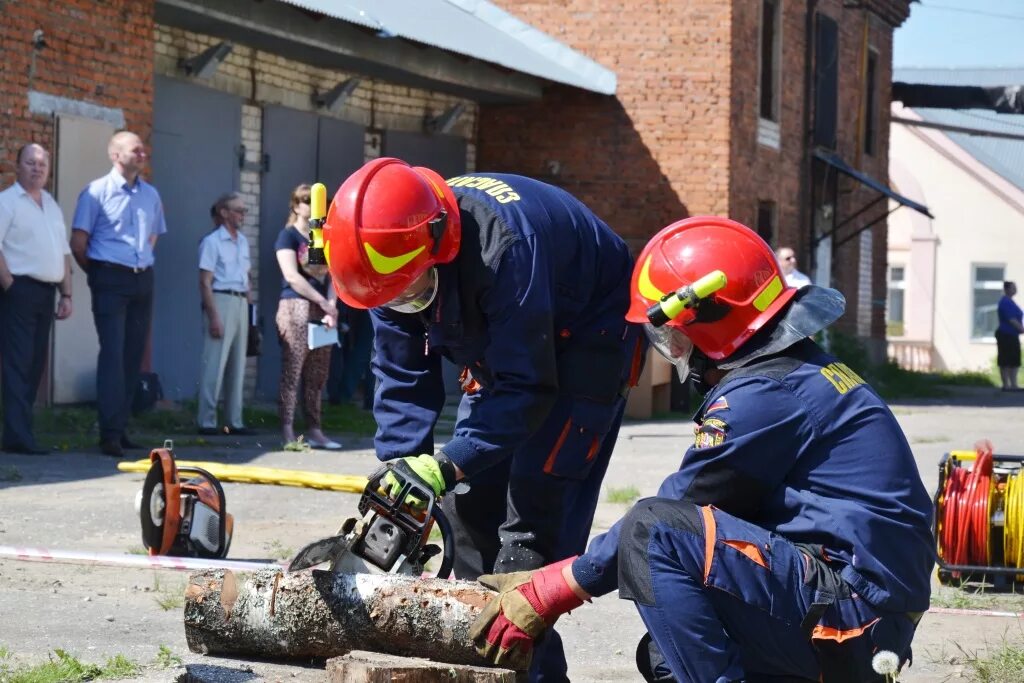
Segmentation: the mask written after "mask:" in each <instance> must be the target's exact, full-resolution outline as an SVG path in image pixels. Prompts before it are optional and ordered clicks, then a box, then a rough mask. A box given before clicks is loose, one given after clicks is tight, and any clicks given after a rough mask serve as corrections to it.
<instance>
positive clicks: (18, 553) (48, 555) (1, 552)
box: [0, 545, 283, 571]
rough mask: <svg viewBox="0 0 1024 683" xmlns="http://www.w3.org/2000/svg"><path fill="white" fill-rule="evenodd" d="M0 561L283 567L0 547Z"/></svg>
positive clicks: (182, 568) (178, 567)
mask: <svg viewBox="0 0 1024 683" xmlns="http://www.w3.org/2000/svg"><path fill="white" fill-rule="evenodd" d="M0 559H11V560H24V561H27V562H58V563H66V564H102V565H110V566H116V567H138V568H140V569H176V570H178V571H195V570H198V569H237V570H239V571H247V570H248V571H253V570H257V569H273V568H283V565H280V564H277V563H275V562H246V561H243V560H216V559H206V558H201V557H170V556H168V555H122V554H119V553H90V552H84V551H78V550H53V549H49V548H21V547H16V546H8V545H0Z"/></svg>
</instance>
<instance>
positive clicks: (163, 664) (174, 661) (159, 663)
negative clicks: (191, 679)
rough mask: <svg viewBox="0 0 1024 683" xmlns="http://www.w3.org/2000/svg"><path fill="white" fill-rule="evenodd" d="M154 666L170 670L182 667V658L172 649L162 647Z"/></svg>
mask: <svg viewBox="0 0 1024 683" xmlns="http://www.w3.org/2000/svg"><path fill="white" fill-rule="evenodd" d="M153 665H154V666H156V667H157V668H159V669H169V668H171V667H172V666H181V657H179V656H177V655H176V654H174V653H173V652H171V648H169V647H167V646H166V645H161V646H160V649H159V650H157V652H156V657H155V658H154V659H153Z"/></svg>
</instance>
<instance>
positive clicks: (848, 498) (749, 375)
mask: <svg viewBox="0 0 1024 683" xmlns="http://www.w3.org/2000/svg"><path fill="white" fill-rule="evenodd" d="M695 421H696V422H697V423H698V425H699V426H698V428H697V429H696V432H695V438H694V445H692V446H691V447H690V448H689V449H687V451H686V454H685V455H684V456H683V462H682V465H681V466H680V469H679V471H678V472H675V473H674V474H672V475H670V476H669V477H668V478H667V479H666V480H665V481H664V482H663V483H662V485H661V488H660V490H659V491H658V495H659V496H661V497H664V498H672V499H677V500H687V501H690V502H693V503H696V504H698V505H714V506H716V507H718V508H720V509H722V510H724V511H726V512H728V513H730V514H732V515H735V516H737V517H740V518H742V519H745V520H747V521H748V522H751V523H753V524H756V525H758V526H761V527H762V528H764V529H767V530H769V531H773V532H776V533H778V534H780V535H782V536H784V537H785V538H787V539H788V540H789V541H791V542H794V543H803V544H811V545H820V546H823V548H824V552H825V554H826V556H828V557H829V558H831V559H833V560H835V561H837V562H839V563H841V564H840V565H839V566H843V565H845V566H844V567H843V569H842V571H841V574H842V577H843V578H844V579H845V581H846V582H847V583H848V584H849V585H850V586H851V587H852V588H853V589H854V590H855V591H857V593H859V594H860V595H861V596H862V597H864V598H865V599H866V600H867V601H868V602H870V603H871V604H873V605H875V606H877V607H879V608H881V609H887V610H892V611H895V612H917V611H924V610H927V609H928V601H929V595H930V588H929V585H930V578H931V571H932V568H933V566H934V560H935V551H934V541H933V539H932V536H931V532H930V522H931V515H932V502H931V498H930V497H929V496H928V493H927V492H926V491H925V488H924V485H923V484H922V483H921V478H920V476H919V475H918V471H917V466H916V464H915V463H914V457H913V455H912V454H911V452H910V446H909V445H908V444H907V440H906V437H905V436H904V435H903V432H902V430H901V429H900V427H899V424H898V423H897V422H896V418H895V417H893V414H892V412H891V411H890V410H889V409H888V407H886V405H885V402H884V401H883V400H882V399H881V398H879V397H878V395H877V394H876V393H875V392H874V390H873V389H871V387H869V386H868V385H867V384H864V382H863V380H862V379H861V378H860V377H858V376H857V375H856V373H854V372H853V371H852V370H850V369H849V368H848V367H846V365H844V364H843V363H840V362H839V361H838V360H836V359H835V358H834V357H832V356H830V355H828V354H826V353H825V352H824V351H822V350H821V349H820V348H819V347H818V346H817V345H816V344H814V343H813V342H811V341H803V342H800V343H798V344H797V345H796V346H794V347H790V348H789V349H787V350H786V351H785V352H783V353H782V354H781V355H780V356H778V357H775V358H772V359H768V360H761V361H754V363H753V364H751V365H750V366H748V367H743V368H741V369H740V370H738V371H733V373H731V374H730V375H727V376H726V378H725V379H724V381H723V383H720V384H719V385H718V386H716V387H715V388H714V389H712V391H711V392H709V394H708V396H707V399H706V400H705V402H704V404H703V405H702V406H701V408H700V410H699V411H698V412H697V415H696V417H695ZM620 524H621V522H620V523H617V524H616V525H615V526H614V527H612V529H611V530H610V531H608V532H607V533H606V534H603V535H601V536H598V537H597V538H595V539H594V540H593V541H591V543H590V546H589V548H588V549H587V552H586V554H584V555H582V556H581V557H580V558H578V559H577V560H576V562H574V564H573V576H574V577H575V578H576V580H577V581H578V582H579V583H580V585H581V586H582V587H583V589H584V590H586V591H587V592H588V593H591V594H592V595H602V594H604V593H607V592H609V591H611V590H614V588H615V587H616V585H617V583H618V566H617V562H618V542H619V530H620Z"/></svg>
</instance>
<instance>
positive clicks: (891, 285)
mask: <svg viewBox="0 0 1024 683" xmlns="http://www.w3.org/2000/svg"><path fill="white" fill-rule="evenodd" d="M887 289H888V294H887V296H886V301H885V336H887V337H902V336H903V304H904V299H903V297H904V294H905V292H906V289H907V282H906V269H905V268H904V266H889V276H888V287H887Z"/></svg>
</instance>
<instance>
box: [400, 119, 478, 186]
mask: <svg viewBox="0 0 1024 683" xmlns="http://www.w3.org/2000/svg"><path fill="white" fill-rule="evenodd" d="M384 155H385V156H389V157H396V158H398V159H401V160H402V161H405V162H408V163H410V164H412V165H413V166H426V167H427V168H431V169H433V170H435V171H437V172H438V173H440V174H441V176H442V177H443V178H452V177H454V176H457V175H462V174H463V173H465V172H466V140H465V138H461V137H458V136H455V135H423V134H422V133H406V132H401V131H394V130H389V131H387V132H386V133H384Z"/></svg>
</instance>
